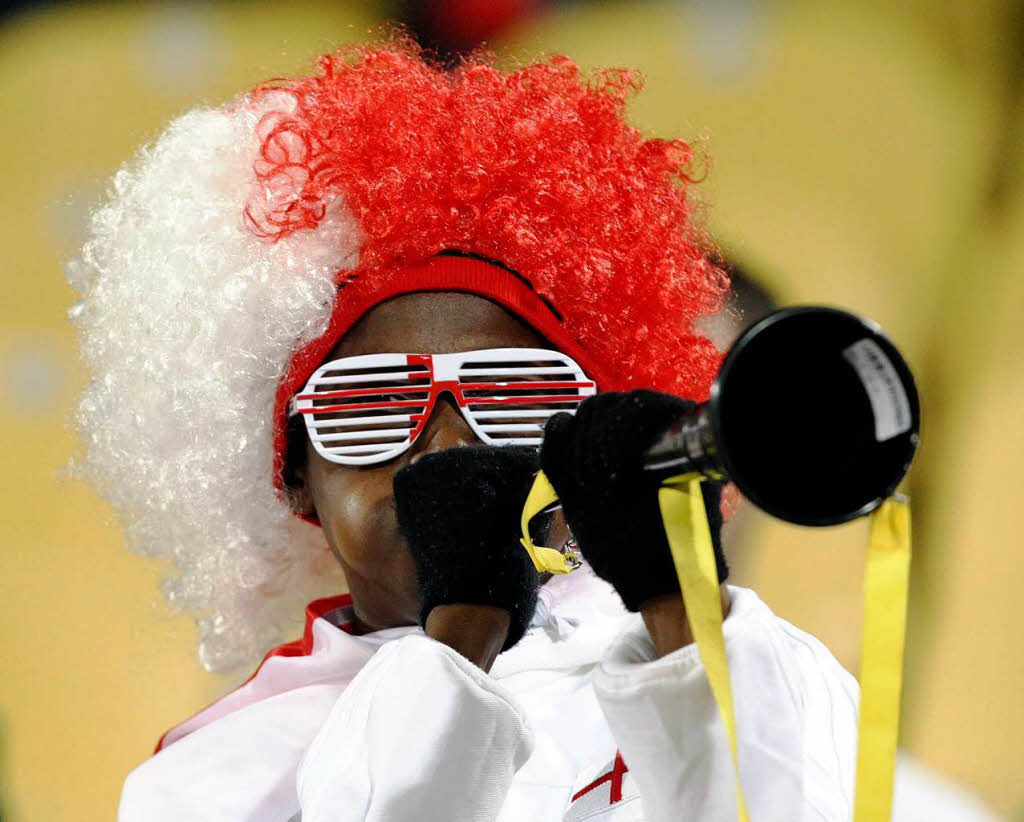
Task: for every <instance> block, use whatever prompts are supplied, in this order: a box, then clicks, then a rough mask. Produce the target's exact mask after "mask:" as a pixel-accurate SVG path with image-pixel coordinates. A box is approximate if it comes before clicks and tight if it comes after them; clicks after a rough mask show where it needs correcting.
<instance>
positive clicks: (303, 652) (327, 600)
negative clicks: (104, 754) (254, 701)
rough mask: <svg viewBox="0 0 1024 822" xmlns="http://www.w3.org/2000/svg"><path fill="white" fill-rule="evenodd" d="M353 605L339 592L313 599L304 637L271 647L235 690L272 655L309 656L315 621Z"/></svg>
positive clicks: (158, 745)
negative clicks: (335, 594)
mask: <svg viewBox="0 0 1024 822" xmlns="http://www.w3.org/2000/svg"><path fill="white" fill-rule="evenodd" d="M351 605H352V597H351V596H350V595H349V594H339V595H337V596H333V597H324V598H323V599H315V600H313V601H312V602H311V603H309V605H307V606H306V626H305V628H303V630H302V637H301V638H300V639H294V640H292V641H291V642H286V643H284V644H283V645H278V646H277V647H276V648H271V649H270V650H269V651H267V653H266V654H264V656H263V659H261V660H260V664H259V665H257V666H256V670H255V671H253V672H252V674H251V675H250V676H249V678H248V679H247V680H245V682H243V683H242V684H241V685H239V686H238V688H235V691H237V690H238V689H239V688H244V687H245V686H246V685H248V684H249V683H250V682H252V681H253V680H254V679H255V678H256V675H257V674H259V672H260V669H261V668H262V667H263V665H264V663H265V662H266V661H267V660H268V659H270V658H271V657H275V656H285V657H293V656H309V655H310V654H311V653H312V652H313V623H314V622H315V621H316V620H318V619H320V618H321V617H323V616H326V615H327V614H329V613H330V612H331V611H334V610H336V609H338V608H348V607H349V606H351ZM338 627H339V628H340V629H341V630H342V631H345V632H346V633H351V627H352V626H351V625H350V624H349V623H346V624H344V625H339V626H338ZM229 693H234V691H230V692H229ZM227 695H228V694H224V696H227ZM224 696H221V697H218V698H217V699H215V700H214V701H213V702H211V703H210V704H209V705H207V706H206V707H204V708H202V709H201V710H198V711H196V712H195V713H194V714H192V716H190V717H189V718H188V719H186V720H184V722H179V723H178V725H175V726H174V727H172V728H168V729H167V730H166V731H164V732H163V734H162V735H161V736H160V739H159V740H158V741H157V743H156V748H155V749H154V750H153V753H154V754H158V753H160V751H161V750H162V749H163V747H164V740H165V739H166V738H167V734H169V733H170V732H171V731H173V730H174V728H177V727H178V726H179V725H183V724H185V722H189V721H191V720H192V719H195V717H197V716H199V714H201V713H202V712H203V711H205V710H207V709H208V708H210V707H212V706H213V705H216V704H217V703H218V702H220V700H221V699H223V698H224Z"/></svg>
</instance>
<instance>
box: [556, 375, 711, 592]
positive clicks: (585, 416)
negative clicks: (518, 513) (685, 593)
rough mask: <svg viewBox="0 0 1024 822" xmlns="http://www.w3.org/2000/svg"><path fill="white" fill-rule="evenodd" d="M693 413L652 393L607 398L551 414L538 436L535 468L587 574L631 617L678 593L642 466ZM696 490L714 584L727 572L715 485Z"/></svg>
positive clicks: (653, 483) (654, 491)
mask: <svg viewBox="0 0 1024 822" xmlns="http://www.w3.org/2000/svg"><path fill="white" fill-rule="evenodd" d="M694 407H695V404H694V403H692V402H688V401H687V400H682V399H679V398H678V397H674V396H671V395H669V394H660V393H656V392H654V391H647V390H639V391H632V392H630V393H628V394H623V393H614V392H608V393H604V394H596V395H594V396H592V397H588V398H587V399H586V400H584V401H583V402H582V403H581V404H580V406H579V408H578V409H577V411H576V414H575V415H570V414H557V415H555V416H554V417H552V418H551V419H550V420H548V423H547V425H546V426H545V429H544V443H543V445H542V446H541V455H540V458H541V465H542V467H543V469H544V473H545V474H547V477H548V479H549V480H550V481H551V484H552V486H554V489H555V491H556V492H557V493H558V496H559V498H560V499H561V501H562V506H563V509H564V511H565V518H566V522H567V523H568V525H569V528H570V529H571V531H572V534H573V536H574V537H575V539H576V541H577V543H578V544H579V547H580V551H581V552H582V554H583V556H584V558H585V559H586V560H587V562H588V563H589V564H590V566H591V567H592V568H593V569H594V573H596V574H597V575H598V576H599V577H601V578H602V579H605V580H607V581H608V582H610V583H611V584H612V585H613V586H614V587H615V590H616V591H618V593H619V596H620V597H622V601H623V603H625V605H626V607H627V608H628V609H629V610H631V611H637V610H639V608H640V605H642V604H643V603H644V602H646V601H647V600H648V599H651V598H652V597H656V596H660V595H664V594H671V593H677V592H678V591H679V580H678V577H677V576H676V570H675V565H674V564H673V561H672V554H671V551H670V549H669V546H668V539H667V537H666V536H665V528H664V525H663V524H662V519H661V510H660V507H659V505H658V487H659V482H658V480H656V479H652V478H650V477H649V476H648V475H646V474H645V473H644V471H643V462H644V452H645V451H646V450H647V449H648V448H650V447H651V446H652V445H653V444H654V442H655V441H656V440H657V438H658V436H659V435H660V434H661V433H662V432H663V431H664V430H665V429H667V428H668V427H669V426H670V425H671V424H672V423H673V422H674V421H675V420H677V419H678V418H679V417H681V416H683V415H684V414H685V413H687V412H688V411H690V410H692V409H693V408H694ZM702 488H703V492H704V504H705V507H706V508H707V513H708V523H709V525H710V526H711V536H712V540H713V542H714V548H715V564H716V565H717V568H718V579H719V581H720V582H721V581H724V580H725V579H726V577H727V576H728V573H729V571H728V566H727V565H726V562H725V555H724V554H723V553H722V545H721V534H720V532H721V526H722V513H721V508H720V500H721V485H720V484H717V483H710V482H704V483H703V484H702Z"/></svg>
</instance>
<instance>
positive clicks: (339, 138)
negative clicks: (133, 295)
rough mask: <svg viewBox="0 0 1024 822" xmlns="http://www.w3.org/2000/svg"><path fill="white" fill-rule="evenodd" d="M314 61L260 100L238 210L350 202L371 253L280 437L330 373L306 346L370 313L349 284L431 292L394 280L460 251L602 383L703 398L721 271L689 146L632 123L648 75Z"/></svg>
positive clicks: (395, 50)
mask: <svg viewBox="0 0 1024 822" xmlns="http://www.w3.org/2000/svg"><path fill="white" fill-rule="evenodd" d="M319 69H320V71H319V73H318V74H317V75H315V76H310V77H302V78H299V79H296V80H292V81H282V82H275V83H270V84H266V85H264V86H261V87H260V88H259V89H257V91H256V92H255V93H256V94H257V95H284V96H283V97H281V99H282V100H284V101H286V102H285V104H282V105H280V106H278V105H275V109H274V112H273V113H272V114H269V115H267V116H265V117H264V118H263V120H262V121H261V123H260V125H259V136H260V139H261V141H262V145H261V150H260V155H259V157H260V159H259V160H258V162H257V164H256V167H255V173H256V176H257V178H258V181H259V182H260V184H261V186H260V196H259V197H254V198H253V199H252V200H251V201H250V202H249V204H248V206H247V208H246V212H245V213H246V217H247V219H248V221H249V224H250V226H251V228H252V230H253V231H255V232H256V233H258V234H259V235H260V236H262V237H264V238H267V239H269V240H275V239H278V238H282V237H285V236H287V235H289V234H292V233H293V232H297V231H302V230H306V229H313V228H315V227H316V226H317V225H318V224H319V223H320V221H321V220H322V219H323V218H324V215H325V213H326V211H327V208H328V206H329V204H330V203H331V202H332V201H335V200H337V199H339V198H340V199H341V200H342V201H343V202H344V204H345V206H346V207H347V208H348V209H349V210H350V211H351V213H352V214H353V215H354V216H355V218H356V221H357V223H358V225H359V228H360V229H361V231H362V234H363V238H362V240H363V244H362V247H361V250H360V256H359V263H358V266H357V267H356V269H355V270H354V271H353V272H344V275H339V286H346V288H345V289H344V290H340V291H339V295H338V304H337V305H336V307H335V308H336V311H335V313H336V315H338V312H343V313H345V315H346V316H345V320H344V322H333V323H332V328H331V330H330V331H329V336H330V337H332V338H333V339H330V340H321V341H320V344H319V345H315V346H313V348H312V349H311V350H307V351H305V352H304V355H303V352H300V354H299V356H298V357H297V359H296V360H295V361H293V364H292V367H291V368H290V369H289V372H288V374H286V376H285V379H284V380H283V382H282V386H281V388H282V391H281V392H280V394H279V398H278V409H277V410H278V415H279V416H278V423H279V426H278V427H279V429H280V428H281V426H282V425H283V421H284V417H283V413H284V409H283V406H284V404H286V403H287V400H288V398H290V396H291V394H292V393H294V392H295V391H297V390H299V389H300V388H301V383H302V382H303V381H304V380H305V379H306V378H307V377H308V376H309V374H310V373H311V372H312V370H313V369H315V368H316V367H317V365H318V364H319V362H318V361H313V360H315V359H316V357H315V356H314V357H311V356H310V355H311V354H312V353H314V350H315V353H316V354H317V355H320V356H322V355H323V354H326V352H327V351H328V350H329V349H330V347H332V345H333V343H334V342H336V340H337V339H338V337H340V335H341V334H343V333H344V331H345V330H347V328H348V327H350V326H351V324H352V323H353V322H355V320H356V319H358V316H357V314H359V313H362V312H365V311H366V310H368V309H369V307H371V306H370V305H368V304H364V305H362V306H361V307H360V309H359V310H358V311H353V310H352V305H349V306H348V307H347V308H346V305H345V304H346V302H348V303H351V302H352V301H353V300H358V299H359V297H358V296H357V294H356V293H355V291H356V290H354V289H352V288H348V287H347V286H349V285H352V284H355V283H356V281H358V286H359V287H360V288H361V289H363V294H364V298H363V302H364V303H365V302H367V301H366V298H365V295H366V294H371V293H372V294H376V295H377V300H376V301H378V302H379V301H380V296H381V295H385V294H386V295H387V296H391V295H394V294H395V293H401V292H402V291H403V290H406V291H408V290H422V289H421V288H419V287H415V286H413V285H410V286H408V287H405V288H404V289H403V286H402V284H401V282H397V281H396V280H401V279H402V277H403V276H406V272H408V271H409V270H410V267H412V268H415V267H416V266H417V265H420V264H422V263H423V262H424V261H427V260H430V259H431V258H433V257H435V255H437V254H439V253H440V252H443V251H450V250H457V251H459V252H463V253H469V254H474V255H479V256H481V257H485V258H489V259H491V260H496V261H500V263H502V264H503V265H504V266H507V267H508V268H510V269H513V270H514V271H515V272H517V273H518V275H520V276H521V278H523V279H525V281H526V282H527V283H528V284H529V287H530V288H532V290H533V291H534V292H536V294H537V295H538V296H539V297H540V299H541V300H543V302H544V303H545V304H547V305H548V306H551V307H553V308H554V312H553V314H554V315H555V316H556V317H557V321H558V323H560V325H561V333H558V334H556V335H552V334H550V329H539V330H541V331H542V332H544V331H548V332H549V333H548V336H549V337H552V336H554V337H556V339H552V341H553V342H555V343H558V342H559V341H560V340H570V341H572V342H573V343H575V345H573V348H577V350H579V349H582V350H583V352H585V354H584V359H586V360H587V361H589V362H592V363H600V367H599V369H598V370H599V371H600V372H601V374H596V373H595V374H594V375H593V376H595V377H596V378H597V379H598V383H599V387H600V388H601V390H629V389H632V388H639V387H649V388H654V389H657V390H660V391H665V392H669V393H673V394H676V395H679V396H683V397H688V398H693V399H697V400H702V399H704V398H706V396H707V393H708V390H709V388H710V385H711V382H712V380H713V378H714V375H715V373H716V371H717V367H718V365H719V362H720V354H719V352H718V350H717V349H716V348H715V347H714V345H712V343H711V342H710V341H709V340H707V339H705V338H703V337H701V336H699V335H698V334H697V333H696V332H695V331H694V321H695V319H696V318H697V317H698V316H700V315H702V314H707V313H712V312H714V311H716V310H717V309H718V308H719V307H720V304H721V301H722V297H723V294H724V292H725V291H726V289H727V288H728V279H727V277H726V275H725V274H724V273H723V271H722V270H721V269H720V268H719V267H718V266H717V265H715V264H714V262H712V260H711V259H709V249H710V245H709V243H708V240H707V238H706V235H705V234H704V233H703V232H702V231H701V230H699V229H698V228H696V227H695V226H694V225H693V224H692V222H691V219H690V218H691V209H692V206H691V204H690V202H689V200H688V196H687V195H688V190H689V188H690V186H691V184H692V182H693V180H692V177H691V175H690V167H691V164H692V161H693V153H692V151H691V148H690V146H689V145H687V143H685V142H683V141H682V140H658V139H645V138H644V137H643V136H642V135H641V134H640V133H639V132H638V131H637V130H636V129H635V128H633V127H631V126H629V125H627V124H626V123H625V122H624V109H625V105H626V101H627V99H628V98H629V97H630V95H632V94H634V93H636V92H637V91H638V90H639V89H640V86H641V81H640V79H639V77H638V76H637V74H635V73H633V72H630V71H625V70H618V69H614V70H605V71H601V72H597V73H595V74H593V75H591V76H586V75H583V74H582V73H581V72H580V70H579V68H578V67H577V66H576V65H575V63H573V62H572V61H571V60H569V59H568V58H566V57H554V58H552V59H550V60H548V61H546V62H542V63H538V64H535V65H530V66H527V67H525V68H520V69H518V70H515V71H511V72H508V73H505V72H502V71H499V70H498V69H497V68H495V67H493V66H492V65H490V64H489V63H488V62H486V61H485V60H483V59H481V58H474V59H472V60H470V61H468V62H466V63H465V64H464V65H462V66H461V67H459V68H458V69H456V70H454V71H446V70H442V69H439V68H436V67H434V66H432V65H430V64H429V63H428V62H427V61H426V60H425V59H424V58H423V55H422V54H421V53H420V52H419V51H418V50H417V49H416V48H415V46H413V45H411V44H409V43H407V42H405V41H404V40H402V39H401V38H394V39H392V40H390V41H389V42H388V43H386V44H384V45H383V46H381V45H377V46H366V45H364V46H357V47H353V48H350V49H347V50H344V51H341V52H338V53H337V54H335V55H333V56H327V57H323V58H321V60H320V61H319ZM275 99H277V98H276V97H275ZM368 289H369V290H368ZM452 290H469V289H465V288H462V287H460V288H458V289H456V288H453V289H452ZM487 296H492V295H490V294H487ZM371 302H372V300H371ZM505 304H506V306H508V305H509V303H508V301H505ZM524 318H525V319H527V320H530V319H531V318H530V317H524ZM328 343H330V344H328ZM307 348H308V347H307ZM567 353H571V352H567ZM581 362H582V360H581ZM278 433H279V434H282V432H281V430H279V432H278ZM280 450H281V449H280V448H278V451H279V456H280ZM277 468H278V469H280V460H279V464H278V466H277Z"/></svg>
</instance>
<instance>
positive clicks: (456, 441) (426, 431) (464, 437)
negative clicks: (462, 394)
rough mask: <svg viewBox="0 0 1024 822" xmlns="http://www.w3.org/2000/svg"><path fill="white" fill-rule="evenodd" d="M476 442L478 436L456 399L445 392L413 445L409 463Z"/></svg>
mask: <svg viewBox="0 0 1024 822" xmlns="http://www.w3.org/2000/svg"><path fill="white" fill-rule="evenodd" d="M476 441H477V439H476V435H475V434H474V433H473V429H472V428H470V427H469V423H468V422H466V420H465V418H464V417H463V416H462V413H461V412H460V411H459V407H458V404H457V403H456V401H455V397H454V396H452V394H451V392H449V391H444V392H442V393H441V394H440V396H438V398H437V400H436V402H435V403H434V409H433V411H431V413H430V417H429V419H428V420H427V423H426V425H425V426H424V428H423V432H422V433H421V434H420V435H419V437H417V438H416V442H414V443H413V446H412V450H413V454H412V456H411V457H410V458H409V462H410V463H412V462H416V460H418V459H419V458H420V457H421V456H423V455H424V454H430V453H433V452H435V451H444V450H445V449H446V448H459V447H460V446H463V445H472V444H474V443H475V442H476Z"/></svg>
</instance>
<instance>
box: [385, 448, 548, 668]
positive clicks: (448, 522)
mask: <svg viewBox="0 0 1024 822" xmlns="http://www.w3.org/2000/svg"><path fill="white" fill-rule="evenodd" d="M539 469H540V466H539V464H538V462H537V451H536V449H534V448H526V447H519V446H504V447H500V448H499V447H495V446H467V447H460V448H449V449H446V450H444V451H438V452H436V453H432V454H425V455H424V456H422V457H420V458H419V459H418V460H417V461H416V462H414V463H411V464H410V465H407V466H406V467H404V468H402V469H401V470H400V471H399V472H398V473H397V474H395V479H394V490H395V507H396V513H397V515H398V526H399V528H400V529H401V531H402V534H403V536H404V537H405V540H406V543H407V544H408V547H409V551H410V552H411V553H412V557H413V561H414V563H415V565H416V579H417V583H418V585H419V592H420V598H421V603H422V607H421V610H420V624H421V625H424V624H426V620H427V616H428V615H429V614H430V611H431V610H432V609H433V608H434V607H435V606H437V605H449V604H454V603H464V604H471V605H494V606H497V607H499V608H504V609H505V610H507V611H508V612H509V614H510V616H511V624H510V626H509V632H508V637H507V639H506V641H505V645H504V647H503V648H502V650H508V649H509V648H511V647H512V646H513V645H515V644H516V643H517V642H518V641H519V640H520V638H521V637H522V636H523V634H524V633H525V631H526V628H527V626H528V625H529V623H530V619H531V618H532V617H533V612H534V609H535V608H536V607H537V589H538V587H539V585H540V579H539V576H538V574H537V571H536V569H535V568H534V567H533V562H532V561H531V560H530V557H529V555H528V554H527V553H526V551H525V550H524V549H523V547H522V546H521V545H520V543H519V520H520V516H521V514H522V510H523V503H524V502H525V501H526V496H527V494H528V493H529V491H530V486H531V485H532V483H533V478H534V476H535V475H536V473H537V471H538V470H539Z"/></svg>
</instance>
